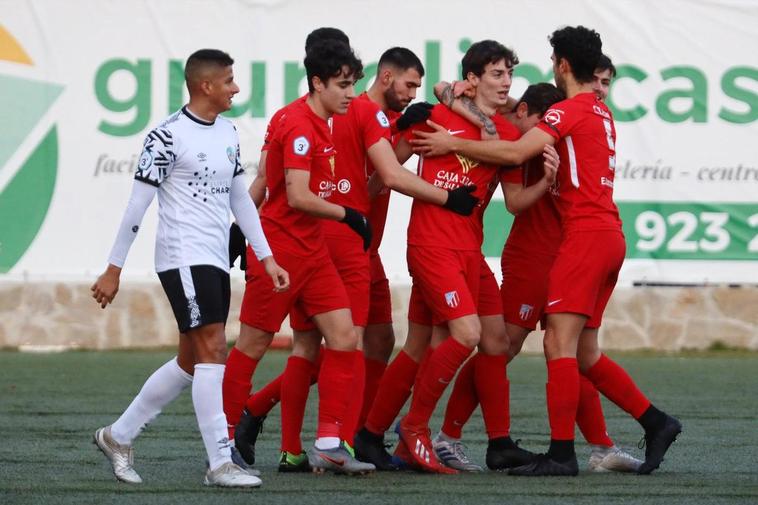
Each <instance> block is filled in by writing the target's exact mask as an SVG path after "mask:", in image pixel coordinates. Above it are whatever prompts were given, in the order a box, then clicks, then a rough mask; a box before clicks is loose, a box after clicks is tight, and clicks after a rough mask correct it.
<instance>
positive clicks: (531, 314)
mask: <svg viewBox="0 0 758 505" xmlns="http://www.w3.org/2000/svg"><path fill="white" fill-rule="evenodd" d="M553 261H555V256H552V255H528V256H526V255H524V256H516V255H508V254H505V255H503V257H502V258H501V262H500V266H501V268H502V269H503V284H502V286H501V287H500V300H501V302H502V304H503V318H504V319H505V322H506V323H510V324H515V325H516V326H520V327H522V328H526V329H528V330H534V329H535V328H537V321H540V320H541V319H542V316H543V312H544V310H545V300H546V299H547V283H548V278H549V276H550V269H551V268H552V266H553Z"/></svg>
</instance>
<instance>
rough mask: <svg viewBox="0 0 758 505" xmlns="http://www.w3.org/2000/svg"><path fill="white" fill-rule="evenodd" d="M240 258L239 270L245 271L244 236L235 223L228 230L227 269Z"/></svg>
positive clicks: (245, 244) (245, 245)
mask: <svg viewBox="0 0 758 505" xmlns="http://www.w3.org/2000/svg"><path fill="white" fill-rule="evenodd" d="M238 257H239V258H240V270H242V271H243V272H244V271H245V270H247V243H246V242H245V235H244V234H243V233H242V230H241V229H240V227H239V226H237V223H232V226H231V227H230V228H229V268H231V267H233V266H234V262H235V261H237V258H238Z"/></svg>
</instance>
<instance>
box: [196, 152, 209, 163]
mask: <svg viewBox="0 0 758 505" xmlns="http://www.w3.org/2000/svg"><path fill="white" fill-rule="evenodd" d="M207 159H208V155H206V154H205V153H197V161H202V162H205V160H207Z"/></svg>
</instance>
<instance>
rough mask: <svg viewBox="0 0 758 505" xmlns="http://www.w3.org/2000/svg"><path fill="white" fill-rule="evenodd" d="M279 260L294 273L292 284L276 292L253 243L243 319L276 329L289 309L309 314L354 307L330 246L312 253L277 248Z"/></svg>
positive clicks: (278, 261)
mask: <svg viewBox="0 0 758 505" xmlns="http://www.w3.org/2000/svg"><path fill="white" fill-rule="evenodd" d="M274 255H275V258H276V262H277V263H278V264H279V266H281V267H282V268H284V269H285V270H286V271H287V272H288V273H289V276H290V288H289V289H288V290H287V291H284V292H283V293H276V292H274V284H273V282H272V281H271V277H269V276H268V275H267V274H266V272H265V271H264V269H263V264H262V263H261V262H260V261H258V260H257V259H256V257H255V254H253V252H252V250H251V249H250V247H248V249H247V265H248V267H247V283H246V284H245V294H244V296H243V297H242V307H241V308H240V321H241V322H243V323H245V324H247V325H249V326H252V327H254V328H258V329H260V330H264V331H268V332H271V333H276V332H277V331H279V329H280V328H281V326H282V321H284V318H285V316H286V315H287V313H288V312H289V313H290V314H291V313H292V312H293V311H297V312H299V313H300V314H303V315H304V317H306V318H311V317H313V316H314V315H316V314H323V313H324V312H331V311H333V310H338V309H345V308H349V307H350V302H349V299H348V297H347V293H346V292H345V287H344V286H343V284H342V280H341V279H340V277H339V275H338V274H337V269H336V268H335V267H334V264H333V263H332V260H331V258H330V257H329V254H328V252H327V251H326V250H324V251H323V253H319V254H316V255H314V256H311V257H302V256H294V255H292V254H287V253H285V252H282V251H275V253H274Z"/></svg>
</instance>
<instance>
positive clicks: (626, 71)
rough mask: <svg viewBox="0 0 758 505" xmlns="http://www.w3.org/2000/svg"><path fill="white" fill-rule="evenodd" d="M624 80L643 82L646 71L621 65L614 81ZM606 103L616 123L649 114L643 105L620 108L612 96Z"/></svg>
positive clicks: (617, 68)
mask: <svg viewBox="0 0 758 505" xmlns="http://www.w3.org/2000/svg"><path fill="white" fill-rule="evenodd" d="M519 66H520V65H519ZM624 78H626V79H632V80H634V81H637V82H642V81H644V80H645V79H647V74H646V73H645V71H644V70H642V69H641V68H639V67H635V66H634V65H619V66H618V67H616V78H615V79H614V82H617V81H619V80H620V79H624ZM605 103H606V104H607V105H608V108H609V109H611V112H613V119H615V120H616V121H624V122H627V121H636V120H638V119H640V118H641V117H643V116H645V114H647V109H646V108H645V107H643V106H642V105H635V106H634V107H632V108H631V109H622V108H620V107H619V106H618V105H616V104H615V103H614V102H613V100H612V98H611V95H608V98H606V100H605Z"/></svg>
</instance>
